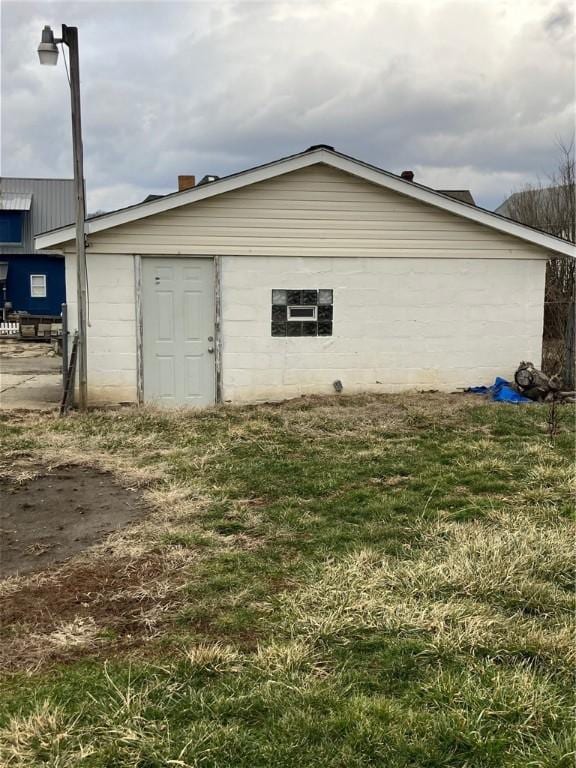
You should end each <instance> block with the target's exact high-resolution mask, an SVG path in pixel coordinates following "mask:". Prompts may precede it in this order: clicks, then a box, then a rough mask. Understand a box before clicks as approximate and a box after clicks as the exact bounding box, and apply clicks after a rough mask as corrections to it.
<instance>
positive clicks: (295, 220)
mask: <svg viewBox="0 0 576 768" xmlns="http://www.w3.org/2000/svg"><path fill="white" fill-rule="evenodd" d="M86 232H87V246H88V247H87V251H86V253H87V263H88V267H87V268H88V287H89V328H88V374H89V401H90V403H92V404H96V403H120V402H133V403H138V402H152V403H157V404H159V405H163V406H181V405H191V406H208V405H211V404H213V403H215V402H233V403H245V402H257V401H263V400H279V399H284V398H289V397H294V396H297V395H301V394H308V393H331V392H333V391H334V382H341V383H342V385H343V388H344V391H345V392H367V391H369V392H398V391H403V390H417V389H438V390H454V389H456V388H459V387H468V386H471V385H475V384H482V383H490V382H491V381H493V379H494V377H495V376H497V375H499V376H504V377H509V376H511V375H512V374H513V371H514V369H515V367H516V365H517V364H518V362H519V361H520V360H532V361H534V362H539V361H540V358H541V347H542V322H543V309H544V280H545V270H546V261H547V260H548V259H549V258H551V257H553V256H558V255H564V256H567V257H574V255H575V249H574V246H573V245H571V244H570V243H568V242H566V241H564V240H560V239H558V238H555V237H553V236H551V235H547V234H545V233H543V232H540V231H538V230H535V229H532V228H530V227H526V226H523V225H521V224H518V223H516V222H513V221H510V220H509V219H506V218H504V217H502V216H498V215H497V214H494V213H491V212H489V211H486V210H483V209H481V208H477V207H476V206H474V205H471V204H468V203H466V202H461V201H459V200H455V199H453V198H451V197H449V196H448V195H446V194H442V193H439V192H436V191H434V190H432V189H430V188H428V187H424V186H422V185H420V184H417V183H414V182H413V181H409V180H407V179H405V178H402V177H400V176H396V175H394V174H391V173H388V172H386V171H383V170H381V169H379V168H375V167H374V166H371V165H369V164H367V163H364V162H361V161H359V160H356V159H354V158H351V157H348V156H346V155H343V154H341V153H339V152H336V151H334V150H333V149H332V148H330V147H326V146H324V145H320V146H317V147H313V148H311V149H310V150H308V151H306V152H302V153H300V154H297V155H292V156H290V157H287V158H283V159H281V160H278V161H276V162H272V163H269V164H266V165H262V166H259V167H257V168H253V169H250V170H247V171H244V172H242V173H237V174H233V175H231V176H227V177H225V178H219V179H218V178H212V177H210V178H209V179H207V180H206V181H205V182H204V183H201V184H198V185H197V186H192V187H190V188H187V189H184V190H183V191H179V192H176V193H174V194H170V195H166V196H163V197H156V198H153V199H149V200H147V201H146V202H144V203H141V204H139V205H134V206H131V207H129V208H124V209H121V210H118V211H114V212H112V213H107V214H103V215H101V216H97V217H95V218H91V219H89V220H88V221H87V224H86ZM74 237H75V231H74V228H73V227H66V228H61V229H58V230H54V231H52V232H47V233H44V234H42V235H39V236H38V237H37V238H36V248H39V249H43V250H56V251H60V252H62V253H63V254H64V255H65V257H66V275H67V278H66V279H67V294H68V297H70V299H71V301H70V303H69V317H70V321H71V322H70V327H71V328H72V329H73V328H74V323H75V304H74V303H73V297H75V295H76V265H75V243H74Z"/></svg>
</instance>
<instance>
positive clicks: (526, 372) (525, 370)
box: [514, 361, 576, 403]
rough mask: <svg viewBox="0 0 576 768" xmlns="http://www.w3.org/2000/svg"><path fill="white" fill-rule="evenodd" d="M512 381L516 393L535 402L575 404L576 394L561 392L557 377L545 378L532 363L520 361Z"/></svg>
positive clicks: (560, 384) (560, 383)
mask: <svg viewBox="0 0 576 768" xmlns="http://www.w3.org/2000/svg"><path fill="white" fill-rule="evenodd" d="M514 381H515V382H516V389H517V390H518V392H519V393H520V394H521V395H524V397H528V398H530V400H534V401H535V402H538V403H549V402H552V401H557V402H562V403H576V392H567V391H565V390H562V382H561V381H560V379H559V377H558V376H546V374H545V373H543V372H542V371H539V370H538V369H537V368H536V367H535V366H534V363H529V362H524V361H522V362H521V363H520V365H519V366H518V368H517V370H516V373H515V374H514Z"/></svg>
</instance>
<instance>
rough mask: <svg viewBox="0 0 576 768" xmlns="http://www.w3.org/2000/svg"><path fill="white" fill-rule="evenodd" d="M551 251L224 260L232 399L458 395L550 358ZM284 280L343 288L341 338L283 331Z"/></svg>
mask: <svg viewBox="0 0 576 768" xmlns="http://www.w3.org/2000/svg"><path fill="white" fill-rule="evenodd" d="M545 266H546V262H545V260H543V259H534V258H529V257H527V258H526V259H521V260H520V259H505V258H504V259H503V258H498V259H489V258H487V259H457V258H449V259H443V258H420V259H419V258H312V257H308V258H298V257H278V256H276V257H273V258H263V257H258V256H254V257H252V256H236V257H223V258H222V344H223V357H222V363H223V396H224V400H225V401H229V402H254V401H259V400H268V399H282V398H287V397H295V396H298V395H301V394H308V393H331V392H333V391H334V390H333V382H334V381H335V380H336V379H340V380H341V381H342V382H343V384H344V388H345V391H347V392H355V391H377V392H395V391H403V390H409V389H439V390H446V391H450V390H453V389H455V388H459V387H468V386H472V385H475V384H488V383H491V382H492V381H493V380H494V377H495V376H505V377H506V376H508V377H510V376H512V374H513V372H514V370H515V367H516V365H517V364H518V362H519V361H520V360H526V359H529V360H532V361H533V362H535V363H536V364H539V363H540V358H541V347H542V321H543V301H544V276H545ZM273 288H292V289H313V288H332V289H333V291H334V330H333V336H330V337H302V338H278V337H272V336H271V329H270V322H271V318H270V313H271V292H272V289H273Z"/></svg>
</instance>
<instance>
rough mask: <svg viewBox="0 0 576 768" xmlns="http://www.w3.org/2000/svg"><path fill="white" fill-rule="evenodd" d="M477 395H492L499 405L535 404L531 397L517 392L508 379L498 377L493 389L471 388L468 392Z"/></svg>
mask: <svg viewBox="0 0 576 768" xmlns="http://www.w3.org/2000/svg"><path fill="white" fill-rule="evenodd" d="M466 391H467V392H472V393H473V394H475V395H491V397H492V400H494V401H496V402H497V403H533V402H534V401H533V400H530V398H529V397H524V395H521V394H520V393H519V392H517V391H516V390H515V389H514V387H513V386H512V384H510V382H509V381H506V379H501V378H500V376H496V379H495V381H494V384H492V386H491V387H470V388H469V389H467V390H466Z"/></svg>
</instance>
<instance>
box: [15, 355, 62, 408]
mask: <svg viewBox="0 0 576 768" xmlns="http://www.w3.org/2000/svg"><path fill="white" fill-rule="evenodd" d="M61 367H62V360H61V358H59V357H55V356H53V355H52V354H51V349H50V347H49V345H46V344H37V343H34V342H29V343H22V342H14V341H8V340H2V343H1V344H0V409H1V410H14V409H20V408H21V409H34V410H37V409H52V408H56V407H57V406H58V404H59V403H60V399H61V396H62V374H61Z"/></svg>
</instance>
